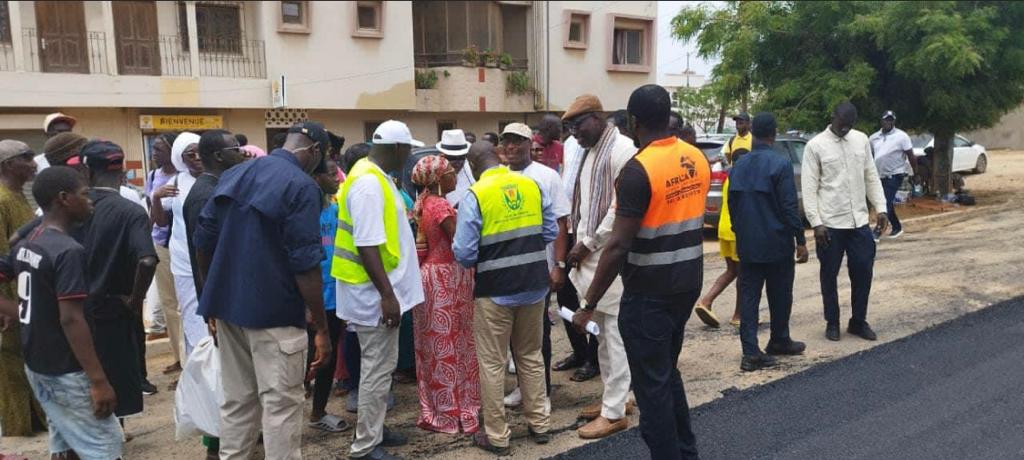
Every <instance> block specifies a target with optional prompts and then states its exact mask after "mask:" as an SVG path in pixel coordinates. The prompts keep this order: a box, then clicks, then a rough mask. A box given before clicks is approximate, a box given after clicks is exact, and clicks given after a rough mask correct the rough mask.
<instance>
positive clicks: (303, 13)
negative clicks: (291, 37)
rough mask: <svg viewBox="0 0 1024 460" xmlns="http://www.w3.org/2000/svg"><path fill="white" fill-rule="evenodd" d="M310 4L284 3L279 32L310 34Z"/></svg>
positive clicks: (278, 27)
mask: <svg viewBox="0 0 1024 460" xmlns="http://www.w3.org/2000/svg"><path fill="white" fill-rule="evenodd" d="M309 6H310V4H309V2H302V1H298V2H297V1H282V2H281V20H280V22H279V23H278V25H277V31H278V32H296V33H309V32H310V30H309Z"/></svg>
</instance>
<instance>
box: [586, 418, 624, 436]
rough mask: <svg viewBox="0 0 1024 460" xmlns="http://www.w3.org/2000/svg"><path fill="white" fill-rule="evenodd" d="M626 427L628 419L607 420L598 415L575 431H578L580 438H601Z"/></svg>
mask: <svg viewBox="0 0 1024 460" xmlns="http://www.w3.org/2000/svg"><path fill="white" fill-rule="evenodd" d="M626 428H629V421H627V420H626V419H625V418H620V419H618V420H608V419H606V418H604V417H598V418H595V419H594V420H592V421H591V422H590V423H588V424H586V425H583V426H582V427H580V429H579V430H576V432H577V433H579V435H580V438H582V439H601V438H604V437H607V436H610V435H612V434H615V433H618V432H620V431H622V430H625V429H626Z"/></svg>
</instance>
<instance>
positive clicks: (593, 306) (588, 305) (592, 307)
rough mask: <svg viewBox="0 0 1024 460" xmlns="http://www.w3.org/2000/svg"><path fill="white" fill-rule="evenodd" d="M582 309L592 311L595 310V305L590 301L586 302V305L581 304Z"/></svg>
mask: <svg viewBox="0 0 1024 460" xmlns="http://www.w3.org/2000/svg"><path fill="white" fill-rule="evenodd" d="M583 310H585V311H594V310H597V305H594V304H592V303H588V304H586V305H584V306H583Z"/></svg>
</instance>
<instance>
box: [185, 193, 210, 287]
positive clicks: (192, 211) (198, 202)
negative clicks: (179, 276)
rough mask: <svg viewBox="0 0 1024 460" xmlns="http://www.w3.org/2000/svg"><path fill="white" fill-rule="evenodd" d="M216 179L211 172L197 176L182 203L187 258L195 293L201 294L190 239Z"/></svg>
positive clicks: (192, 245)
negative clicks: (190, 264) (190, 265)
mask: <svg viewBox="0 0 1024 460" xmlns="http://www.w3.org/2000/svg"><path fill="white" fill-rule="evenodd" d="M218 181H219V178H218V177H217V176H214V175H211V174H203V175H201V176H199V178H198V179H196V183H195V184H192V190H190V191H189V192H188V197H187V198H185V204H184V205H182V210H183V212H184V214H185V215H184V216H183V217H184V218H185V232H186V233H185V236H186V240H188V258H189V260H190V261H192V279H193V280H194V281H195V283H196V295H198V294H201V289H199V264H198V263H196V244H195V242H193V241H192V235H193V234H194V233H195V231H196V227H198V226H199V213H200V212H202V211H203V207H204V206H206V202H207V201H209V200H210V197H211V196H213V191H214V190H215V189H216V188H217V182H218Z"/></svg>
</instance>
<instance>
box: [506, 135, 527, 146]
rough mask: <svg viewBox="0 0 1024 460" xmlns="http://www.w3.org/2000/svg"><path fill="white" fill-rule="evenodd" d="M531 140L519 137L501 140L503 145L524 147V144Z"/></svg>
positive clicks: (507, 137) (508, 137)
mask: <svg viewBox="0 0 1024 460" xmlns="http://www.w3.org/2000/svg"><path fill="white" fill-rule="evenodd" d="M529 140H530V139H526V138H522V137H519V136H506V137H505V138H504V139H502V140H501V145H522V143H523V142H527V141H529Z"/></svg>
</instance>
